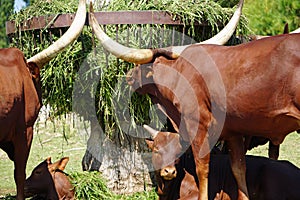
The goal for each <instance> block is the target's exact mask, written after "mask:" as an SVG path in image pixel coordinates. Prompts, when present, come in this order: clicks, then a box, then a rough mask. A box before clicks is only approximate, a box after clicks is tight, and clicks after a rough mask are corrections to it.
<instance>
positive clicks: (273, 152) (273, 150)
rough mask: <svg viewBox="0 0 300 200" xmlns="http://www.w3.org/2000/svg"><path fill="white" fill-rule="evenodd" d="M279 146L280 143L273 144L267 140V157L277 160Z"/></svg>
mask: <svg viewBox="0 0 300 200" xmlns="http://www.w3.org/2000/svg"><path fill="white" fill-rule="evenodd" d="M279 147H280V145H279V144H278V145H274V144H273V143H272V142H271V141H269V151H268V154H269V158H271V159H273V160H278V156H279Z"/></svg>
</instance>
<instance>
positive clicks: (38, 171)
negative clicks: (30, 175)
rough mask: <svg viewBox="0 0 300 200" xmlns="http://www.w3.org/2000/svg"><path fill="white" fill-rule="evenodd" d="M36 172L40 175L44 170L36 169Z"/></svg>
mask: <svg viewBox="0 0 300 200" xmlns="http://www.w3.org/2000/svg"><path fill="white" fill-rule="evenodd" d="M34 173H35V174H37V175H39V174H41V173H42V171H41V170H36V171H35V172H34Z"/></svg>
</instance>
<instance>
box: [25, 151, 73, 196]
mask: <svg viewBox="0 0 300 200" xmlns="http://www.w3.org/2000/svg"><path fill="white" fill-rule="evenodd" d="M68 161H69V158H68V157H64V158H62V159H60V160H59V161H57V162H55V163H52V162H51V157H49V158H47V159H46V160H45V161H43V162H41V163H40V164H39V165H38V166H36V167H35V168H34V169H33V171H32V173H31V175H30V177H29V178H27V179H26V181H25V197H26V198H28V197H31V196H34V195H36V196H35V198H41V199H52V200H56V199H60V200H62V199H65V200H71V199H74V187H73V186H72V184H71V183H70V181H69V178H68V176H67V175H66V174H65V173H64V172H63V170H64V169H65V167H66V165H67V163H68Z"/></svg>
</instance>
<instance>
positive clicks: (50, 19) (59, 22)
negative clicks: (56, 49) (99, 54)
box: [6, 11, 207, 35]
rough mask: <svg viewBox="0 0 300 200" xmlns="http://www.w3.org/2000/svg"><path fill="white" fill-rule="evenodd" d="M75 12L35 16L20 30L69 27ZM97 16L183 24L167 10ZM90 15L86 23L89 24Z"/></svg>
mask: <svg viewBox="0 0 300 200" xmlns="http://www.w3.org/2000/svg"><path fill="white" fill-rule="evenodd" d="M74 17H75V14H59V15H52V16H40V17H33V18H31V19H28V20H25V21H23V22H22V23H21V25H20V29H19V31H25V30H36V29H44V28H62V27H69V26H70V25H71V24H72V22H73V20H74ZM95 17H96V19H97V21H98V23H99V24H102V25H106V24H110V25H112V24H166V25H183V23H182V22H180V21H179V20H173V19H172V17H171V15H170V14H169V13H168V12H166V11H112V12H95ZM88 24H89V22H88V17H87V21H86V25H88ZM195 25H203V26H205V25H207V24H195ZM15 27H16V24H15V21H7V22H6V34H7V35H10V34H12V33H15V32H16V29H15Z"/></svg>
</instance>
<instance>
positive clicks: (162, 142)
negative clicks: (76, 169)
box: [144, 125, 183, 180]
mask: <svg viewBox="0 0 300 200" xmlns="http://www.w3.org/2000/svg"><path fill="white" fill-rule="evenodd" d="M144 128H145V129H146V130H147V131H148V132H149V133H150V135H151V139H146V143H147V145H148V147H149V149H151V151H152V164H153V166H154V168H155V170H156V172H158V175H159V176H160V177H161V178H163V179H164V180H172V179H174V178H176V176H177V170H176V166H175V165H176V163H177V162H178V158H179V156H180V154H181V153H182V149H183V148H182V145H181V143H180V136H179V134H177V133H171V132H159V131H156V130H154V129H152V128H151V127H149V126H147V125H144Z"/></svg>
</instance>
